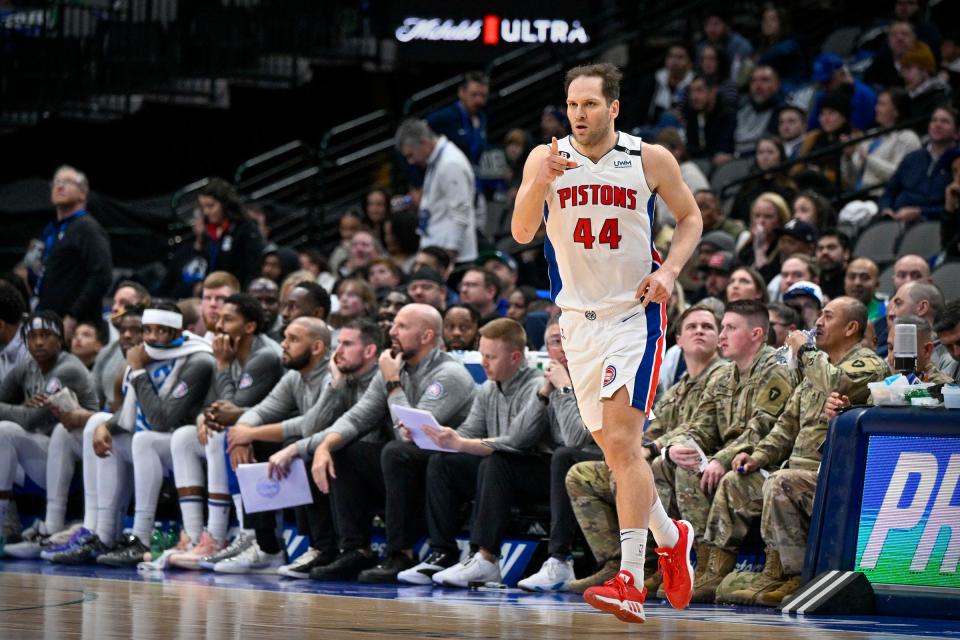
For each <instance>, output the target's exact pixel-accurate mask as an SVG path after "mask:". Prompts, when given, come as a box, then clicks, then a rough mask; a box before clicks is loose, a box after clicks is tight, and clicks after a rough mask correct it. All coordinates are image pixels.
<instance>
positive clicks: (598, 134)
mask: <svg viewBox="0 0 960 640" xmlns="http://www.w3.org/2000/svg"><path fill="white" fill-rule="evenodd" d="M612 129H613V118H607V120H606V122H603V123H600V124H599V125H597V126H596V127H592V126H591V127H590V128H589V129H587V133H586V134H585V136H584V137H583V138H578V137H577V134H576V130H575V129H574V135H573V138H574V140H576V141H577V143H578V144H579V145H580V146H581V147H584V148H586V149H589V148H593V147H596V146H598V145H600V144H601V143H602V142H603V140H604V138H606V137H607V135H609V133H610V131H611V130H612Z"/></svg>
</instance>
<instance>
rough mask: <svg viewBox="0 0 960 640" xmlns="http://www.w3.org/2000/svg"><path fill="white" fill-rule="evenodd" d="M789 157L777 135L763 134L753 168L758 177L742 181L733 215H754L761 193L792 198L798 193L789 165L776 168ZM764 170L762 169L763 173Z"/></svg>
mask: <svg viewBox="0 0 960 640" xmlns="http://www.w3.org/2000/svg"><path fill="white" fill-rule="evenodd" d="M786 161H787V155H786V150H785V149H784V148H783V144H782V143H781V142H780V140H779V139H778V138H777V137H776V136H772V135H763V136H760V139H759V140H757V145H756V153H755V154H754V164H753V166H752V167H751V168H750V173H751V174H759V175H754V177H752V178H750V179H749V180H746V181H745V182H744V183H743V184H741V185H740V190H739V191H737V197H736V198H734V200H733V205H732V206H731V208H730V215H731V216H732V217H734V218H737V219H738V220H747V219H748V218H749V217H750V204H751V203H752V202H753V201H754V200H756V198H757V196H759V195H760V194H761V193H767V192H771V191H772V192H773V193H779V194H780V195H781V196H783V199H784V200H786V201H787V202H789V201H790V200H792V199H793V197H794V196H795V195H796V193H797V185H796V184H795V183H794V182H793V180H792V179H791V178H790V176H789V175H788V174H787V171H786V170H785V169H781V170H778V171H774V170H773V169H774V168H776V167H778V166H780V165H781V164H782V163H784V162H786ZM761 172H762V173H761Z"/></svg>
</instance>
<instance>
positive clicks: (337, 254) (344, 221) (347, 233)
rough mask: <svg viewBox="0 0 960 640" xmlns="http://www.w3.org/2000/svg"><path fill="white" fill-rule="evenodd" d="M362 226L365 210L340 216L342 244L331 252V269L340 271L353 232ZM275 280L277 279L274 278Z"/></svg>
mask: <svg viewBox="0 0 960 640" xmlns="http://www.w3.org/2000/svg"><path fill="white" fill-rule="evenodd" d="M361 227H363V212H362V211H361V210H360V209H347V210H346V211H344V212H343V215H342V216H340V224H339V229H340V244H338V245H337V247H336V248H335V249H334V250H333V253H332V254H330V260H329V262H330V269H331V270H332V271H333V272H334V273H338V272H339V271H340V266H341V265H342V264H343V263H344V262H346V261H347V258H349V257H350V241H351V240H352V239H353V234H354V233H356V232H357V231H359V230H360V228H361ZM264 275H266V274H264ZM267 277H269V276H267ZM274 280H277V279H276V278H274ZM281 281H282V278H281V279H279V280H277V283H278V284H279V282H281Z"/></svg>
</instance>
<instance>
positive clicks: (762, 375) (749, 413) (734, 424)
mask: <svg viewBox="0 0 960 640" xmlns="http://www.w3.org/2000/svg"><path fill="white" fill-rule="evenodd" d="M796 384H797V382H796V376H795V374H794V373H793V372H791V371H790V370H789V369H787V368H786V367H784V366H782V365H780V364H777V362H776V358H775V350H774V349H773V348H772V347H770V346H768V345H764V346H763V347H761V348H760V350H759V351H758V352H757V355H756V356H754V358H753V362H752V363H751V365H750V370H749V371H748V372H747V374H746V376H743V377H741V375H740V370H739V369H738V368H737V365H735V364H733V363H729V364H728V365H727V366H725V367H724V368H723V372H722V374H721V375H719V376H717V377H715V378H714V380H713V382H712V384H711V385H710V386H709V387H708V388H707V389H706V390H705V391H704V394H703V398H702V399H701V401H700V403H699V404H698V405H697V410H696V415H695V417H694V419H693V420H692V421H691V422H689V423H688V424H687V426H686V428H685V429H683V431H682V432H678V433H677V434H676V435H675V436H674V437H673V438H671V441H670V443H669V444H679V443H680V442H681V441H683V440H684V439H686V437H687V436H689V437H691V438H693V439H694V440H695V441H696V442H697V444H699V445H700V448H701V449H703V451H704V452H705V453H706V454H707V455H708V456H709V457H710V459H711V460H717V461H718V462H720V463H721V464H722V465H723V466H724V468H725V469H730V463H731V462H732V461H733V458H734V456H735V455H736V454H737V451H736V450H735V449H734V448H732V447H731V446H730V445H732V444H733V443H735V442H736V440H737V438H738V437H739V436H740V434H742V433H743V432H744V431H747V430H750V431H752V432H754V433H757V434H760V435H761V437H762V436H763V435H766V434H767V433H768V432H769V431H770V430H771V429H772V428H773V425H774V423H775V422H776V420H777V417H778V416H779V415H780V414H781V413H782V412H783V409H784V407H785V406H786V403H787V400H788V399H789V398H790V393H791V392H792V391H793V388H794V387H795V386H796ZM711 454H712V455H711Z"/></svg>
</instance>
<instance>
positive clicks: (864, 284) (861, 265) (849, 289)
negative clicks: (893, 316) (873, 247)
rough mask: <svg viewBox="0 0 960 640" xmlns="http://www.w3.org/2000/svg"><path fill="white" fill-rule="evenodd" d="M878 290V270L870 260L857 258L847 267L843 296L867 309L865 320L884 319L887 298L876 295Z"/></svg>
mask: <svg viewBox="0 0 960 640" xmlns="http://www.w3.org/2000/svg"><path fill="white" fill-rule="evenodd" d="M879 288H880V270H879V268H878V267H877V263H875V262H874V261H873V260H871V259H870V258H857V259H856V260H854V261H852V262H851V263H850V264H849V265H848V266H847V275H846V281H845V287H844V295H847V296H849V297H851V298H855V299H857V300H859V301H860V302H862V303H863V304H864V306H865V307H866V308H867V319H868V320H869V321H870V322H874V321H875V320H877V319H879V318H884V320H885V319H886V315H887V298H886V296H883V295H882V294H879V293H877V290H878V289H879Z"/></svg>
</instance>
